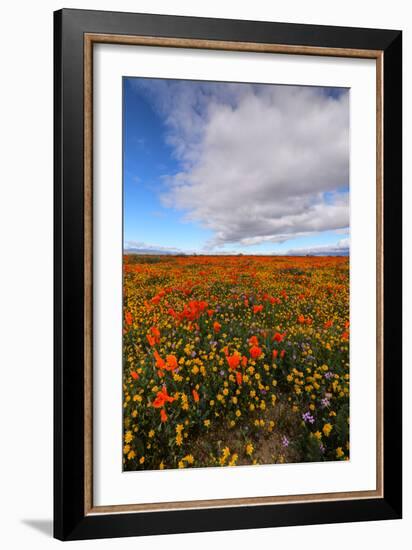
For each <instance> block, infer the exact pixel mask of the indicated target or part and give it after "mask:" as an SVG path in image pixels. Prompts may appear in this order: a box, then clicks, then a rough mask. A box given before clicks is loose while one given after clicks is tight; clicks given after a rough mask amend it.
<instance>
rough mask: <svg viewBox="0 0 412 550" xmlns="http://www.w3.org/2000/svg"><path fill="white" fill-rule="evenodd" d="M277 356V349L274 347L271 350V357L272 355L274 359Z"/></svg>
mask: <svg viewBox="0 0 412 550" xmlns="http://www.w3.org/2000/svg"><path fill="white" fill-rule="evenodd" d="M277 356H278V350H277V349H274V350H273V351H272V357H273V359H276V357H277Z"/></svg>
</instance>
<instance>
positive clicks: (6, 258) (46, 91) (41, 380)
mask: <svg viewBox="0 0 412 550" xmlns="http://www.w3.org/2000/svg"><path fill="white" fill-rule="evenodd" d="M63 6H64V7H73V8H74V7H77V8H90V9H101V10H122V11H141V12H148V13H174V14H181V15H193V16H210V17H226V18H240V19H261V20H272V21H288V22H297V23H314V24H331V25H348V26H360V27H382V28H394V29H398V28H401V29H403V30H404V31H405V34H404V55H405V62H404V67H405V88H404V96H405V97H407V96H408V91H409V90H410V88H411V87H410V83H411V78H412V71H411V70H410V58H411V55H410V54H411V43H410V41H409V32H408V31H409V30H410V29H411V28H412V21H411V18H410V17H408V15H409V14H408V3H407V2H403V1H402V0H392V2H391V3H390V4H388V3H385V4H384V3H383V2H378V1H374V2H372V1H369V2H363V3H362V2H359V1H358V0H346V1H345V2H341V3H336V2H335V3H331V2H322V1H320V0H311V1H310V2H307V1H304V0H290V1H288V2H279V3H274V2H265V1H264V0H255V1H254V2H241V1H239V0H238V1H237V2H235V1H227V2H221V1H215V0H209V1H208V2H203V3H197V2H193V1H190V0H174V1H173V2H167V1H165V0H163V1H162V0H151V1H149V0H141V1H140V2H133V1H119V2H114V1H109V0H99V1H96V0H89V1H88V2H87V3H83V2H79V1H77V2H74V1H72V2H69V3H68V4H66V5H63ZM63 6H62V4H61V3H60V2H58V1H54V0H42V2H28V1H27V0H23V1H20V2H14V3H11V2H9V3H7V4H4V5H3V8H2V32H1V34H0V40H1V42H2V44H1V45H2V47H1V50H0V51H1V52H2V63H1V65H2V84H1V87H0V95H1V101H0V121H1V123H0V124H1V132H0V140H1V150H2V153H3V155H2V161H1V164H0V170H1V179H0V181H1V193H2V199H1V201H0V224H1V232H0V235H1V237H2V244H1V251H2V261H1V270H0V280H1V282H2V284H1V285H0V311H1V314H2V315H1V320H0V323H1V326H0V329H1V332H0V334H1V340H0V341H1V344H0V354H1V359H0V365H1V372H2V380H1V385H0V391H1V394H0V407H1V416H0V418H1V420H2V422H1V430H0V435H1V443H2V444H1V453H0V462H1V464H0V476H1V484H0V508H1V512H0V518H1V519H0V521H1V524H2V528H1V530H0V541H1V543H2V546H3V547H4V548H7V549H13V548H20V547H23V545H25V544H26V545H30V547H31V548H33V549H37V548H49V547H57V545H58V544H59V543H58V542H57V541H55V540H53V539H52V538H51V536H50V533H51V514H52V328H53V325H52V160H53V158H52V148H53V136H52V102H53V97H52V73H53V65H52V11H53V10H56V9H59V8H61V7H63ZM408 61H409V67H408ZM407 67H408V69H409V70H406V69H407ZM404 120H405V130H406V131H405V137H407V135H408V134H409V132H408V130H410V129H411V123H412V120H411V113H410V110H409V109H408V108H407V106H405V119H404ZM404 151H405V152H406V151H408V142H407V141H406V140H405V145H404ZM405 157H406V155H405ZM409 172H410V161H409V158H405V177H404V181H405V182H407V181H408V175H409ZM408 207H409V209H408ZM411 207H412V204H411V192H410V190H409V189H407V188H406V186H405V212H408V210H410V208H411ZM405 217H406V216H405ZM409 220H410V216H409ZM409 220H406V222H405V230H406V233H407V234H406V235H405V247H404V250H405V252H406V246H407V245H409V249H410V236H411V235H410V233H411V225H412V224H411V222H410V221H409ZM410 260H411V258H410V253H409V257H407V258H406V259H405V280H407V279H408V278H410V276H411V265H410ZM411 306H412V304H411V292H410V291H407V290H406V289H405V321H406V324H405V330H404V334H405V336H406V335H407V334H408V333H409V332H410V329H411V323H410V321H409V320H408V318H410V317H411V315H410V314H411V313H412V308H411ZM408 314H409V315H408ZM405 339H406V338H405ZM409 340H410V338H409ZM405 352H406V353H407V355H405V367H406V366H407V363H408V362H409V361H408V359H410V353H411V349H410V345H408V349H406V350H405ZM405 370H406V368H405ZM409 383H410V376H409V373H408V372H405V388H407V387H409ZM411 410H412V408H411V404H410V402H409V403H406V404H405V437H406V436H407V438H406V444H405V464H406V465H407V464H408V460H410V456H411V446H412V439H411V438H412V434H411V430H410V419H411ZM405 489H406V491H405V492H406V496H405V519H404V520H402V521H396V522H376V523H366V524H346V525H334V526H327V525H326V526H311V527H299V528H283V529H269V530H259V531H258V530H256V531H246V532H244V531H240V532H227V533H210V534H192V535H175V536H169V537H150V538H146V539H139V540H136V539H125V540H120V541H119V540H112V541H110V540H108V541H100V542H96V541H93V542H88V543H87V544H88V547H89V548H93V547H97V546H98V545H99V548H109V547H110V548H125V549H126V548H132V547H135V546H136V544H137V545H139V546H141V547H142V546H143V545H144V548H153V549H154V548H162V547H163V546H164V545H165V544H166V545H167V546H168V548H169V550H172V549H175V548H176V549H177V548H179V549H180V548H182V547H186V546H196V547H197V548H199V550H200V549H202V548H208V547H210V546H212V547H213V546H214V545H217V546H218V547H225V546H232V547H236V548H248V547H250V546H251V545H253V546H254V547H274V546H275V545H276V546H278V547H287V548H298V547H300V546H302V547H304V548H305V550H311V549H312V548H319V547H324V546H325V545H327V546H332V547H333V548H334V549H336V550H337V549H341V548H342V549H343V548H345V549H346V548H348V546H350V545H351V544H355V543H356V544H357V543H359V541H360V540H363V541H364V543H366V544H368V546H370V547H374V548H375V549H376V550H378V549H381V548H387V547H389V546H393V547H397V548H405V547H406V546H407V544H406V542H405V541H406V539H407V538H408V537H409V538H410V537H411V536H412V518H411V514H412V510H411V503H410V497H411V494H412V491H411V476H410V475H409V471H408V469H407V468H406V471H405ZM84 544H86V543H82V542H80V543H72V545H71V547H80V546H82V545H84Z"/></svg>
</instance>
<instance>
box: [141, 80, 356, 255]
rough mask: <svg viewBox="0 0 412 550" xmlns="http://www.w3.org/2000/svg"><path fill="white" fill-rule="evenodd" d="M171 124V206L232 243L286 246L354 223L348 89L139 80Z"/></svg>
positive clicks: (216, 241) (167, 200)
mask: <svg viewBox="0 0 412 550" xmlns="http://www.w3.org/2000/svg"><path fill="white" fill-rule="evenodd" d="M135 82H136V86H138V87H140V88H143V89H145V91H146V92H148V95H149V96H150V98H151V101H152V102H153V104H154V105H155V108H156V109H157V110H158V111H159V113H160V114H161V115H162V118H163V120H164V122H165V127H166V129H167V131H166V140H167V143H168V144H169V145H170V147H171V148H172V150H173V154H174V155H175V157H176V158H177V159H178V160H179V162H180V165H181V167H182V169H181V171H179V172H178V173H175V174H168V175H165V177H164V189H165V190H164V192H163V193H162V196H161V199H162V202H163V204H164V205H165V206H167V207H169V208H174V209H176V210H178V211H182V212H184V213H185V214H184V216H185V218H186V219H187V220H189V221H194V222H196V223H198V224H200V225H201V226H203V227H205V228H206V229H209V230H211V231H212V234H213V238H212V239H211V240H210V242H209V243H208V245H207V246H208V248H210V249H211V250H215V249H218V248H220V247H222V246H224V245H227V244H237V245H241V246H246V247H247V246H252V245H258V244H261V243H267V242H270V243H281V242H285V241H287V240H289V239H292V238H296V237H299V236H307V235H310V234H315V233H319V232H322V231H336V230H338V231H339V230H346V229H347V228H348V225H349V200H348V182H349V104H348V101H349V98H348V92H347V91H342V92H341V93H334V94H328V93H326V91H325V89H322V88H315V87H313V88H312V87H297V86H269V85H249V84H242V85H238V84H219V83H196V82H190V83H188V82H184V81H166V80H157V81H154V80H136V81H135Z"/></svg>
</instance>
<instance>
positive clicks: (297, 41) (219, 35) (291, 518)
mask: <svg viewBox="0 0 412 550" xmlns="http://www.w3.org/2000/svg"><path fill="white" fill-rule="evenodd" d="M84 33H102V34H124V35H142V36H158V37H173V38H193V39H207V40H223V41H235V42H236V41H241V42H258V43H259V42H260V43H273V44H285V45H300V46H302V45H303V46H319V47H326V48H331V47H332V48H333V47H336V48H353V49H365V50H381V51H383V53H384V64H383V67H384V93H383V105H384V109H383V113H384V154H383V160H384V251H385V254H384V293H383V294H384V296H383V300H384V340H385V341H386V342H390V345H387V346H385V348H384V372H385V374H386V375H385V376H384V411H385V412H384V440H383V449H384V497H383V498H372V499H364V500H355V499H354V500H341V501H332V502H312V503H291V504H271V505H258V506H241V507H224V508H208V509H191V510H173V511H159V512H138V513H122V514H101V515H87V516H85V513H84V486H85V479H84V409H83V400H84V243H83V240H84V221H83V215H84V196H83V189H84V188H83V183H84V164H83V161H84V134H83V132H84V127H83V123H84V112H83V107H84V101H83V94H84V89H83V83H84V77H83V69H84V67H83V35H84ZM54 71H55V73H54V75H55V76H54V118H55V122H54V304H55V305H54V325H55V332H54V365H55V366H54V536H55V537H56V538H58V539H60V540H77V539H91V538H103V537H123V536H137V535H153V534H167V533H186V532H196V531H197V532H201V531H217V530H231V529H250V528H260V527H275V526H287V525H289V526H290V525H308V524H318V523H338V522H350V521H370V520H381V519H398V518H401V514H402V33H401V31H395V30H379V29H360V28H348V27H346V28H345V27H328V26H317V25H300V24H299V25H298V24H290V23H270V22H256V21H236V20H229V19H206V18H192V17H181V16H169V15H149V14H135V13H120V12H102V11H86V10H73V9H63V10H60V11H57V12H55V13H54ZM385 137H386V139H385Z"/></svg>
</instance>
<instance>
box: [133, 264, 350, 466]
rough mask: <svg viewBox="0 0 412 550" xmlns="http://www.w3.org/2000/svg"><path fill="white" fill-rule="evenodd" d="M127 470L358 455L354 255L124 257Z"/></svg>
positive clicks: (228, 464)
mask: <svg viewBox="0 0 412 550" xmlns="http://www.w3.org/2000/svg"><path fill="white" fill-rule="evenodd" d="M123 268H124V279H123V307H124V319H123V407H124V410H123V422H124V441H123V469H124V470H126V471H130V470H143V469H147V470H152V469H155V470H157V469H164V468H190V467H207V466H213V467H217V466H236V465H252V464H275V463H285V462H287V463H290V462H314V461H316V462H319V461H331V460H347V459H348V458H349V259H348V258H347V257H282V256H273V257H268V256H173V255H164V256H154V255H146V256H145V255H134V254H126V255H124V265H123Z"/></svg>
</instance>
